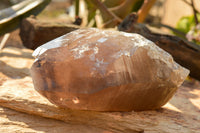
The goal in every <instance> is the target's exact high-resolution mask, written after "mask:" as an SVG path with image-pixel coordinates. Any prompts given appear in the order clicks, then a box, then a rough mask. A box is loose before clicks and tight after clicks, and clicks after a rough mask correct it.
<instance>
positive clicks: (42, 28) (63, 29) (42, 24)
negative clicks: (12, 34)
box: [20, 17, 80, 49]
mask: <svg viewBox="0 0 200 133" xmlns="http://www.w3.org/2000/svg"><path fill="white" fill-rule="evenodd" d="M79 28H80V27H79V26H76V25H72V24H66V23H58V22H47V21H41V20H37V19H35V18H34V17H29V18H27V19H24V20H23V21H22V23H21V25H20V38H21V40H22V42H23V45H24V46H25V47H27V48H30V49H36V48H37V47H38V46H40V45H42V44H44V43H46V42H48V41H50V40H53V39H55V38H57V37H59V36H62V35H64V34H66V33H69V32H71V31H73V30H76V29H79Z"/></svg>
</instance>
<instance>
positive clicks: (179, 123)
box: [0, 48, 200, 133]
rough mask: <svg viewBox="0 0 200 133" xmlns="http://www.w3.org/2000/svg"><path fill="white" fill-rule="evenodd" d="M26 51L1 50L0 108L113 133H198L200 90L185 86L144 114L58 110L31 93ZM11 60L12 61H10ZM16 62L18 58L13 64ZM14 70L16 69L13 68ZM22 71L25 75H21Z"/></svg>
mask: <svg viewBox="0 0 200 133" xmlns="http://www.w3.org/2000/svg"><path fill="white" fill-rule="evenodd" d="M31 54H32V52H31V51H30V50H27V49H13V48H12V49H11V48H5V49H3V51H2V53H1V55H2V56H3V57H2V58H0V77H1V78H0V105H1V106H4V107H7V108H11V109H14V110H17V111H20V112H24V113H28V114H33V115H38V116H42V117H46V118H52V119H57V120H61V121H65V122H67V123H68V124H75V123H76V124H86V125H90V126H94V127H99V128H102V129H106V130H109V131H111V132H115V133H135V132H136V133H139V132H145V133H153V132H154V133H176V132H178V133H192V132H194V133H197V132H198V131H199V130H200V117H199V114H200V112H199V110H200V90H199V89H198V87H199V85H200V83H199V82H197V86H192V87H191V85H190V87H189V84H187V83H185V84H184V85H183V86H181V88H180V89H178V91H177V93H176V95H175V96H174V97H173V98H172V99H171V100H170V101H169V103H168V104H167V105H165V106H164V107H163V108H162V109H159V110H155V111H144V112H133V111H132V112H94V111H78V110H70V109H65V110H64V109H61V108H58V107H57V106H55V105H53V104H51V103H50V102H49V101H47V100H46V99H45V98H44V97H42V96H41V95H39V94H38V93H37V92H36V91H35V90H34V89H33V84H32V79H31V77H30V75H29V72H28V68H30V66H31V65H32V63H33V59H32V58H31ZM13 56H15V58H12V57H13ZM16 58H18V59H17V60H16ZM16 66H17V68H16ZM25 70H27V71H26V73H25V72H24V71H25Z"/></svg>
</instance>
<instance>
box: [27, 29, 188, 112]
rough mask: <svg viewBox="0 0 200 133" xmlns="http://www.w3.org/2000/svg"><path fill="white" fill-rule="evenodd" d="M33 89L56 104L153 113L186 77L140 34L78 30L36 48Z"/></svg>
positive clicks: (174, 63) (177, 66) (184, 70)
mask: <svg viewBox="0 0 200 133" xmlns="http://www.w3.org/2000/svg"><path fill="white" fill-rule="evenodd" d="M33 56H35V57H36V60H35V62H34V63H33V65H32V68H31V75H32V78H33V83H34V87H35V89H36V90H37V91H38V92H39V93H40V94H42V95H43V96H44V97H46V98H47V99H48V100H49V101H50V102H52V103H54V104H56V105H57V106H60V107H64V108H71V109H79V110H95V111H132V110H135V111H139V110H151V109H157V108H160V107H161V106H163V105H164V104H165V103H167V102H168V101H169V99H170V98H171V97H172V96H173V94H174V93H175V92H176V90H177V88H178V87H179V86H180V85H181V84H182V82H183V81H184V79H185V78H186V77H187V75H188V74H189V71H188V70H187V69H185V68H183V67H181V66H180V65H179V64H177V63H176V62H175V61H174V60H173V58H172V56H171V55H170V54H168V53H167V52H165V51H164V50H162V49H161V48H159V47H158V46H156V45H155V44H154V43H153V42H151V41H149V40H147V39H146V38H144V37H142V36H141V35H139V34H131V33H125V32H118V31H111V30H99V29H94V28H89V29H80V30H76V31H73V32H71V33H68V34H66V35H63V36H61V37H59V38H57V39H55V40H52V41H50V42H48V43H46V44H44V45H42V46H40V47H38V48H37V49H36V50H35V51H34V53H33Z"/></svg>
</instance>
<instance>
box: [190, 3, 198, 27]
mask: <svg viewBox="0 0 200 133" xmlns="http://www.w3.org/2000/svg"><path fill="white" fill-rule="evenodd" d="M191 3H192V4H191V5H192V9H193V13H194V20H195V23H196V25H197V24H198V23H199V22H198V18H197V12H196V11H195V7H194V1H193V0H191Z"/></svg>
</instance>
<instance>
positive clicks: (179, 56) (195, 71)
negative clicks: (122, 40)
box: [118, 14, 200, 80]
mask: <svg viewBox="0 0 200 133" xmlns="http://www.w3.org/2000/svg"><path fill="white" fill-rule="evenodd" d="M118 29H119V30H120V31H125V32H131V33H138V34H141V35H142V36H144V37H146V38H147V39H149V40H151V41H153V42H154V43H155V44H156V45H158V46H159V47H161V48H162V49H164V50H166V51H167V52H169V53H170V54H171V55H172V56H173V58H174V60H175V61H176V62H178V63H179V64H180V65H182V66H184V67H186V68H187V69H189V70H190V76H191V77H193V78H196V79H198V80H200V46H199V45H197V44H194V43H192V42H188V41H187V40H184V39H181V38H179V37H177V36H172V35H164V34H158V33H155V32H153V31H151V30H149V29H148V28H147V27H146V26H145V25H144V24H140V23H137V16H136V14H130V15H129V16H127V17H126V18H125V19H124V21H123V22H122V23H121V24H120V25H119V26H118Z"/></svg>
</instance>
